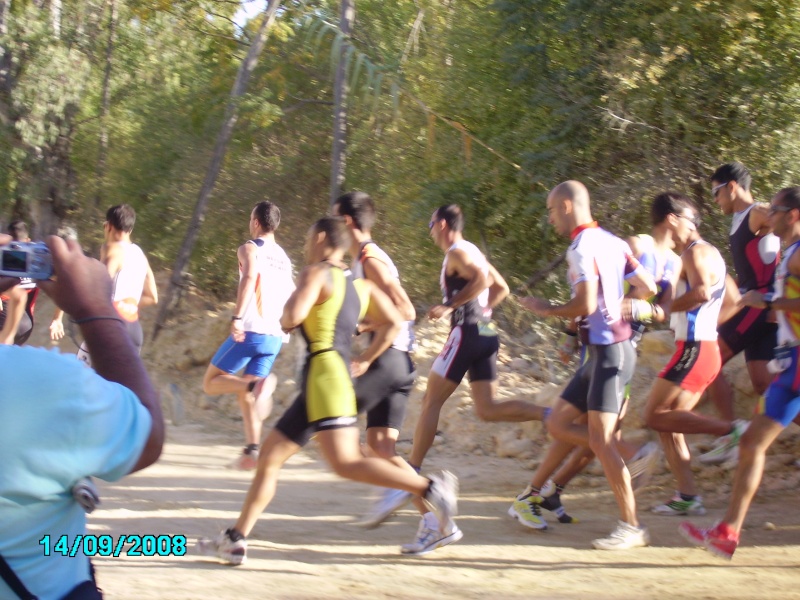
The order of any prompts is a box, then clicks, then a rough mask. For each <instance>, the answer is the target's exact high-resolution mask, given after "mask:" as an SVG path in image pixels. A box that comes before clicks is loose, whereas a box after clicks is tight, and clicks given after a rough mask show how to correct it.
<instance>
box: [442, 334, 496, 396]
mask: <svg viewBox="0 0 800 600" xmlns="http://www.w3.org/2000/svg"><path fill="white" fill-rule="evenodd" d="M499 349H500V340H499V339H498V337H497V330H496V329H495V328H494V326H493V325H492V324H491V323H473V324H465V325H456V326H455V327H453V329H452V331H450V336H449V337H448V338H447V342H445V344H444V348H442V351H441V352H440V353H439V356H437V357H436V360H435V361H433V365H431V371H433V372H434V373H436V374H438V375H441V376H442V377H445V378H447V379H449V380H450V381H453V382H455V383H461V380H462V379H464V375H465V374H466V373H469V380H470V381H494V380H495V379H497V352H498V350H499Z"/></svg>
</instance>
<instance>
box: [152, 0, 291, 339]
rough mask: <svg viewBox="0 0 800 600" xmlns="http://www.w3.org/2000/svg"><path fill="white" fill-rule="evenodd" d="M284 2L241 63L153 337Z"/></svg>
mask: <svg viewBox="0 0 800 600" xmlns="http://www.w3.org/2000/svg"><path fill="white" fill-rule="evenodd" d="M280 5H281V0H270V2H269V4H268V5H267V9H266V10H265V11H264V20H263V21H262V22H261V26H260V27H259V29H258V33H257V34H256V37H255V38H254V39H253V41H252V43H251V45H250V49H249V50H248V51H247V56H245V58H244V60H243V61H242V64H241V66H240V67H239V72H238V73H237V75H236V81H235V82H234V84H233V89H232V90H231V95H230V99H229V100H228V105H227V106H226V107H225V116H224V118H223V121H222V128H221V129H220V131H219V134H217V141H216V143H215V145H214V153H213V154H212V156H211V163H210V164H209V165H208V170H207V171H206V177H205V180H204V181H203V185H202V187H201V188H200V194H199V195H198V198H197V204H196V205H195V207H194V212H193V213H192V219H191V221H190V222H189V228H188V229H187V231H186V237H185V238H184V239H183V244H182V245H181V248H180V250H179V251H178V257H177V258H176V259H175V265H174V266H173V268H172V276H171V277H170V280H169V288H167V293H166V294H165V295H164V301H163V302H162V304H161V309H160V310H159V313H158V319H157V320H156V326H155V330H154V331H153V339H156V337H157V336H158V333H159V331H161V329H162V328H163V327H164V325H165V324H166V322H167V317H168V316H169V312H170V310H171V309H172V305H173V303H174V302H173V300H174V298H175V295H176V294H175V292H176V291H177V290H178V288H180V287H182V286H183V278H184V270H185V269H186V266H187V265H188V264H189V259H190V258H191V255H192V248H194V245H195V242H197V237H198V236H199V235H200V227H201V226H202V225H203V221H204V220H205V214H206V209H207V207H208V201H209V199H210V198H211V193H212V192H213V191H214V185H215V184H216V182H217V177H218V176H219V173H220V171H221V170H222V161H223V160H224V159H225V153H226V151H227V149H228V142H230V139H231V134H232V133H233V127H234V126H235V125H236V119H237V117H238V101H239V98H240V97H241V96H242V95H243V94H244V93H245V91H246V90H247V83H248V81H249V80H250V75H252V73H253V70H254V69H255V67H256V64H257V63H258V57H259V55H260V54H261V51H262V50H263V49H264V44H265V43H266V41H267V34H268V33H269V30H270V28H271V27H272V24H273V23H274V22H275V15H276V13H277V11H278V7H279V6H280Z"/></svg>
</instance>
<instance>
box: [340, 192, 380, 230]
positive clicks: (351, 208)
mask: <svg viewBox="0 0 800 600" xmlns="http://www.w3.org/2000/svg"><path fill="white" fill-rule="evenodd" d="M333 204H334V206H338V207H339V214H340V215H341V216H343V217H344V216H347V217H350V218H352V219H353V223H355V225H356V227H357V228H358V229H360V230H361V231H370V230H371V229H372V226H373V225H374V224H375V203H374V202H373V201H372V198H370V196H369V194H366V193H364V192H348V193H346V194H342V195H341V196H339V197H338V198H337V199H336V202H334V203H333Z"/></svg>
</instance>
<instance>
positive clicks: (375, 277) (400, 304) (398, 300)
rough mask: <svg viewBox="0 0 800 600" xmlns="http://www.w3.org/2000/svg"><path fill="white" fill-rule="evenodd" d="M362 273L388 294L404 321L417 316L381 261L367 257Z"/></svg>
mask: <svg viewBox="0 0 800 600" xmlns="http://www.w3.org/2000/svg"><path fill="white" fill-rule="evenodd" d="M364 273H365V275H366V276H367V279H368V280H369V281H371V282H372V283H374V284H375V285H376V286H377V287H378V289H379V290H380V291H382V292H383V293H384V294H386V295H387V296H389V299H390V300H391V301H392V303H393V304H394V306H395V307H396V308H397V310H398V311H400V315H401V316H402V317H403V319H404V320H406V321H413V320H414V319H416V318H417V312H416V311H415V310H414V305H413V304H411V300H410V299H409V297H408V294H406V291H405V290H404V289H403V286H402V285H400V282H399V281H398V280H397V279H396V278H395V277H393V276H392V274H391V273H390V272H389V268H388V267H387V266H386V263H384V262H383V261H381V260H379V259H377V258H374V257H369V258H367V259H366V260H365V261H364Z"/></svg>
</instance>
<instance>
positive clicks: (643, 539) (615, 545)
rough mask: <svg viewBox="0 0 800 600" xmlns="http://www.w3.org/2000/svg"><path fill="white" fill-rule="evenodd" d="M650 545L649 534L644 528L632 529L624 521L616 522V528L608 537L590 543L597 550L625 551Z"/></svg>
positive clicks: (631, 526) (632, 527)
mask: <svg viewBox="0 0 800 600" xmlns="http://www.w3.org/2000/svg"><path fill="white" fill-rule="evenodd" d="M648 544H650V534H649V533H648V532H647V528H645V527H634V526H633V525H629V524H628V523H626V522H624V521H617V528H616V529H615V530H614V531H612V532H611V534H610V535H609V536H608V537H604V538H599V539H596V540H594V541H592V546H594V547H595V548H597V549H598V550H627V549H628V548H640V547H644V546H647V545H648Z"/></svg>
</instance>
